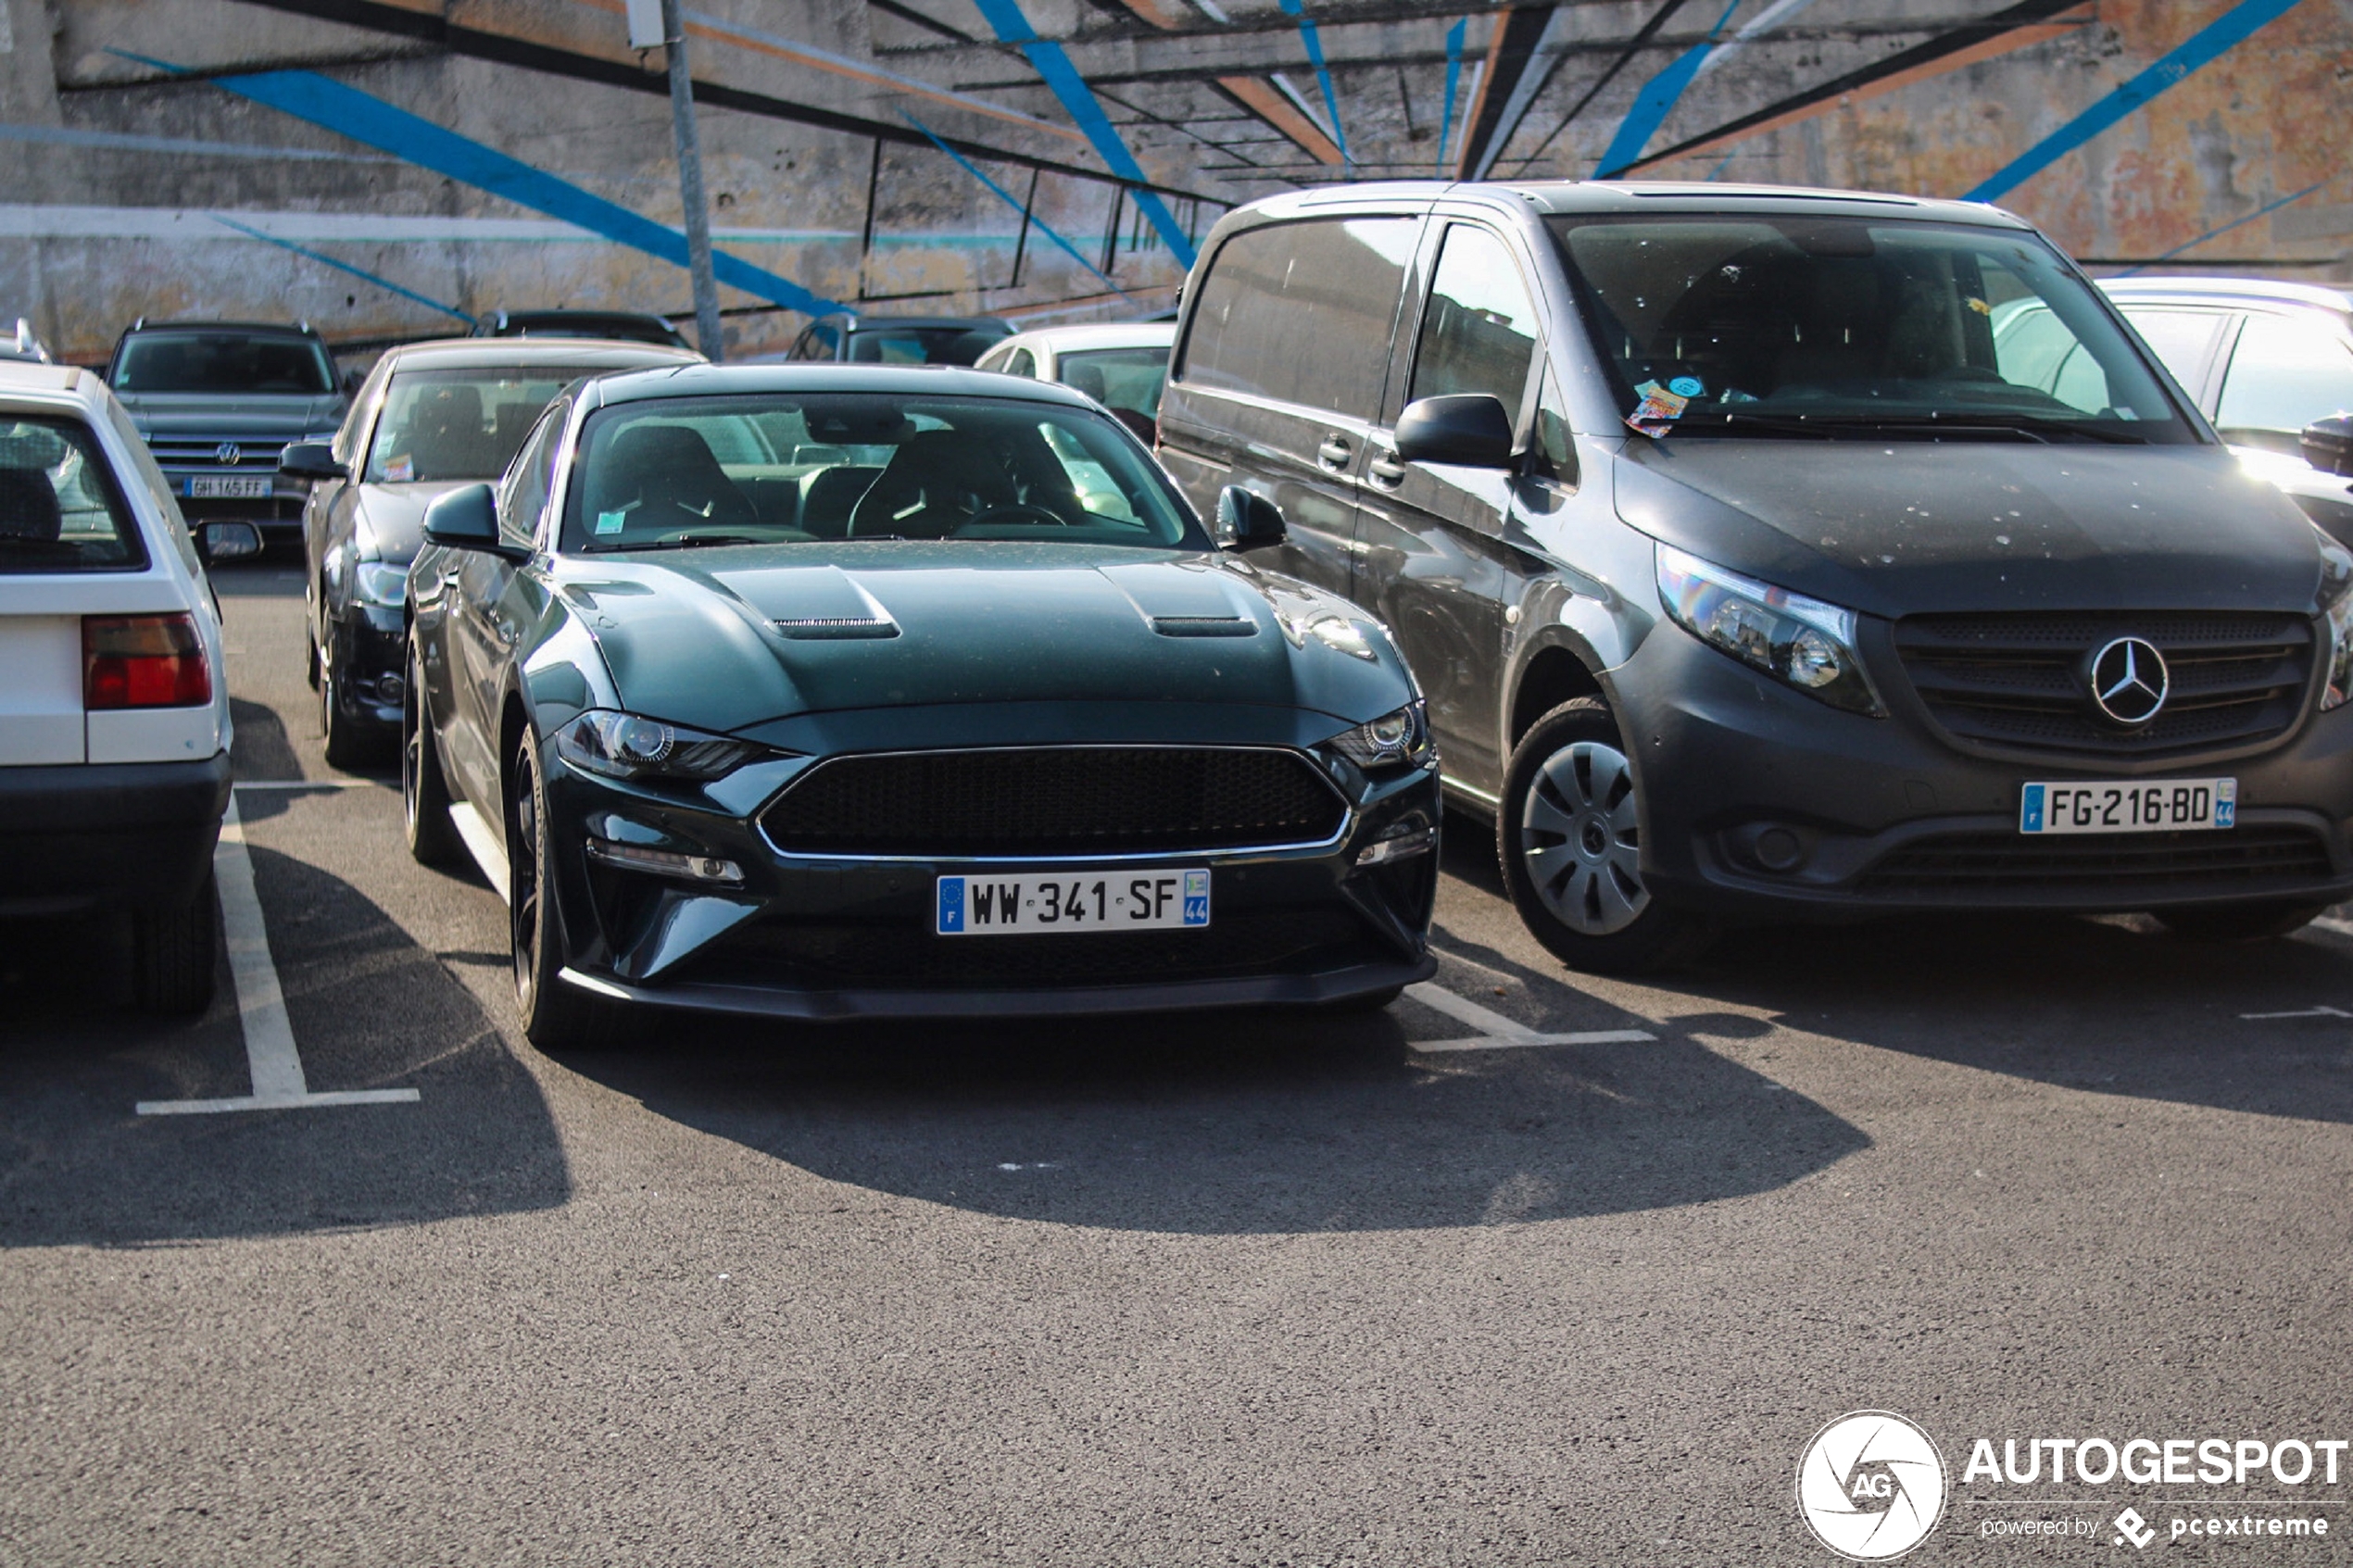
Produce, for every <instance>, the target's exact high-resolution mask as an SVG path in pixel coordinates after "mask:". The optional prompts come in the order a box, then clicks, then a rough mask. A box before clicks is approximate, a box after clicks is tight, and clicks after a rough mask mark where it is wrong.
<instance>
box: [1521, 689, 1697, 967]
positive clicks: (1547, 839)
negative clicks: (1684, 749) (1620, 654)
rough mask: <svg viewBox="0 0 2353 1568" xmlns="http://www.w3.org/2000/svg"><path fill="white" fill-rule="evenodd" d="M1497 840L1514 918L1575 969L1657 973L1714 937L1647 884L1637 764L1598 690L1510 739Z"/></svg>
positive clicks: (1549, 714)
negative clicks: (1515, 739)
mask: <svg viewBox="0 0 2353 1568" xmlns="http://www.w3.org/2000/svg"><path fill="white" fill-rule="evenodd" d="M1496 839H1497V844H1496V850H1497V853H1498V856H1499V857H1500V859H1502V861H1503V864H1504V884H1505V885H1506V886H1508V887H1509V888H1510V889H1511V895H1512V903H1513V904H1514V905H1515V906H1516V907H1517V909H1519V918H1520V919H1521V920H1522V921H1524V922H1526V923H1527V925H1528V929H1529V933H1530V934H1531V935H1534V936H1535V938H1536V940H1538V941H1539V942H1541V943H1542V944H1543V945H1544V947H1546V948H1547V949H1548V950H1549V951H1550V952H1551V953H1552V954H1553V956H1554V957H1555V958H1557V959H1559V960H1561V961H1562V962H1563V963H1565V964H1567V965H1568V967H1569V968H1571V969H1574V970H1579V971H1583V972H1588V973H1594V974H1633V973H1640V972H1644V971H1647V970H1655V969H1659V968H1663V967H1665V966H1667V965H1668V964H1672V963H1675V962H1678V961H1680V960H1683V959H1686V958H1690V957H1692V956H1693V955H1695V954H1696V953H1697V952H1698V951H1699V949H1700V948H1701V947H1704V946H1705V944H1706V941H1707V938H1708V936H1709V935H1711V934H1712V932H1711V928H1710V927H1709V925H1708V922H1705V921H1704V920H1702V919H1700V918H1698V917H1697V916H1694V915H1692V914H1689V913H1687V912H1686V911H1684V910H1681V909H1669V908H1667V907H1665V906H1662V905H1661V904H1659V903H1658V902H1657V901H1656V900H1655V899H1654V898H1652V897H1651V894H1650V889H1649V887H1648V886H1647V885H1646V884H1644V883H1643V880H1642V802H1641V799H1640V797H1638V795H1637V794H1636V784H1635V779H1634V769H1633V765H1632V763H1630V762H1629V760H1628V759H1627V755H1626V750H1625V743H1624V742H1623V740H1621V739H1620V737H1619V735H1618V733H1617V721H1616V720H1615V719H1614V718H1612V717H1611V715H1610V711H1609V707H1608V705H1607V704H1606V703H1604V702H1603V701H1602V700H1601V699H1600V698H1599V697H1590V696H1583V697H1578V698H1576V699H1575V700H1573V701H1570V702H1565V703H1562V704H1561V705H1560V706H1559V707H1558V708H1555V709H1553V710H1552V711H1551V712H1550V713H1547V714H1545V715H1544V716H1543V717H1542V718H1541V719H1539V720H1538V721H1536V722H1535V723H1534V724H1533V725H1532V726H1530V727H1529V731H1528V734H1525V735H1523V736H1521V737H1520V742H1519V745H1518V746H1515V747H1513V749H1512V759H1511V765H1510V766H1509V767H1508V768H1507V769H1505V770H1504V799H1503V806H1502V809H1500V810H1499V811H1498V812H1497V813H1496Z"/></svg>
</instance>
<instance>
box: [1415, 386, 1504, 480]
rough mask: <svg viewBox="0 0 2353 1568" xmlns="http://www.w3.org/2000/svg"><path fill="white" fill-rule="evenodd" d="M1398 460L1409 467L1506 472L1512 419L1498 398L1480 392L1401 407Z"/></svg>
mask: <svg viewBox="0 0 2353 1568" xmlns="http://www.w3.org/2000/svg"><path fill="white" fill-rule="evenodd" d="M1397 456H1398V458H1399V460H1400V461H1402V462H1408V463H1452V464H1453V465H1455V466H1456V467H1459V468H1466V469H1507V468H1510V467H1511V466H1512V417H1511V415H1509V414H1507V413H1505V412H1504V404H1503V400H1502V399H1500V398H1498V397H1494V396H1492V395H1489V394H1487V393H1484V392H1466V393H1458V394H1456V395H1453V396H1450V397H1424V398H1422V399H1420V400H1418V401H1416V402H1413V403H1408V404H1407V405H1405V412H1404V413H1403V414H1402V415H1401V416H1399V418H1398V420H1397Z"/></svg>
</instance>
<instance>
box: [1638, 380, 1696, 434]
mask: <svg viewBox="0 0 2353 1568" xmlns="http://www.w3.org/2000/svg"><path fill="white" fill-rule="evenodd" d="M1687 388H1688V389H1689V390H1686V389H1687ZM1705 390H1706V388H1705V387H1704V386H1702V385H1701V384H1700V383H1699V381H1698V379H1697V378H1696V377H1693V376H1677V377H1676V378H1675V380H1674V381H1673V383H1670V384H1669V385H1667V386H1661V385H1659V384H1658V383H1656V382H1655V381H1646V382H1644V383H1642V385H1640V386H1638V387H1636V388H1635V389H1634V391H1635V393H1636V394H1637V395H1640V396H1641V398H1642V402H1641V403H1640V404H1639V405H1638V406H1637V407H1636V408H1635V409H1634V411H1633V412H1632V413H1630V414H1629V415H1627V416H1626V423H1627V425H1628V426H1629V428H1630V429H1633V430H1635V431H1638V432H1640V433H1642V434H1644V435H1647V436H1649V437H1650V438H1651V439H1652V440H1653V441H1662V440H1664V439H1666V437H1667V432H1669V431H1671V430H1673V429H1674V428H1675V421H1676V420H1679V419H1680V418H1682V417H1683V410H1684V409H1685V408H1688V407H1690V405H1691V401H1692V398H1694V397H1697V396H1699V395H1701V394H1702V393H1703V392H1705Z"/></svg>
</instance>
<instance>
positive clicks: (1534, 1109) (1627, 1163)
mask: <svg viewBox="0 0 2353 1568" xmlns="http://www.w3.org/2000/svg"><path fill="white" fill-rule="evenodd" d="M1616 1022H1618V1023H1619V1024H1620V1025H1621V1026H1623V1025H1626V1024H1630V1023H1639V1022H1642V1021H1636V1020H1626V1019H1624V1018H1623V1016H1622V1015H1620V1017H1619V1018H1618V1019H1617V1020H1616ZM566 1065H568V1066H570V1067H572V1068H573V1070H575V1071H577V1072H579V1073H584V1074H585V1075H586V1076H588V1077H591V1078H594V1079H597V1080H598V1081H599V1082H601V1083H604V1084H606V1085H609V1086H610V1087H612V1088H613V1089H615V1090H617V1091H619V1092H621V1093H623V1094H625V1095H629V1096H631V1097H633V1098H635V1099H637V1100H638V1101H639V1102H640V1103H642V1104H643V1105H644V1106H645V1107H646V1108H647V1109H648V1110H652V1111H654V1112H656V1113H657V1114H660V1115H662V1116H665V1117H668V1118H670V1119H672V1120H673V1121H676V1122H679V1123H683V1124H686V1125H688V1126H691V1127H694V1128H697V1129H698V1130H700V1131H703V1132H706V1133H709V1134H711V1135H716V1136H720V1137H725V1138H728V1139H731V1140H733V1141H734V1142H736V1143H738V1144H741V1145H743V1146H744V1147H746V1148H751V1149H755V1150H758V1151H759V1152H761V1153H762V1154H765V1155H768V1156H770V1157H771V1158H773V1159H776V1160H784V1161H786V1162H788V1163H790V1164H792V1165H795V1166H798V1167H799V1168H801V1169H803V1170H806V1171H809V1172H812V1173H815V1174H818V1175H821V1176H824V1177H826V1178H828V1179H830V1180H833V1181H838V1182H844V1183H848V1184H850V1185H856V1186H860V1187H864V1188H867V1189H870V1190H873V1191H877V1192H885V1193H891V1194H895V1195H898V1196H900V1197H904V1198H914V1199H919V1200H922V1201H925V1202H932V1203H939V1204H945V1205H949V1206H951V1207H955V1208H960V1209H965V1210H973V1211H975V1212H980V1213H987V1214H994V1215H1000V1216H1004V1217H1007V1218H1018V1219H1024V1220H1035V1221H1044V1222H1048V1223H1059V1224H1071V1225H1084V1226H1090V1227H1098V1228H1107V1229H1116V1230H1133V1231H1157V1232H1165V1233H1172V1234H1189V1235H1236V1234H1253V1233H1283V1232H1290V1233H1295V1232H1304V1231H1378V1230H1395V1229H1403V1228H1428V1227H1443V1226H1467V1225H1478V1224H1493V1223H1506V1222H1512V1221H1526V1220H1546V1219H1556V1218H1562V1217H1566V1216H1576V1215H1592V1214H1605V1213H1620V1212H1627V1211H1632V1210H1647V1209H1657V1208H1666V1207H1672V1206H1678V1205H1683V1204H1691V1203H1702V1202H1707V1201H1710V1200H1712V1199H1717V1198H1733V1197H1740V1196H1744V1195H1747V1194H1751V1193H1755V1192H1760V1191H1765V1190H1768V1189H1771V1188H1774V1187H1779V1186H1782V1185H1787V1184H1788V1183H1791V1182H1793V1181H1795V1180H1797V1179H1799V1178H1800V1177H1803V1176H1806V1175H1808V1174H1811V1173H1814V1172H1817V1171H1819V1170H1821V1169H1822V1168H1824V1167H1825V1166H1827V1165H1830V1164H1831V1163H1832V1162H1834V1161H1836V1160H1841V1159H1843V1158H1844V1157H1845V1156H1846V1155H1849V1154H1852V1153H1854V1152H1856V1150H1858V1149H1860V1148H1865V1147H1867V1145H1868V1142H1869V1140H1868V1139H1867V1138H1866V1137H1865V1136H1864V1135H1862V1134H1861V1133H1860V1132H1859V1131H1857V1130H1856V1128H1855V1127H1853V1126H1851V1125H1850V1124H1848V1123H1845V1122H1843V1121H1842V1120H1840V1119H1839V1118H1838V1117H1836V1116H1834V1115H1832V1114H1831V1113H1830V1112H1828V1111H1826V1110H1823V1109H1821V1108H1820V1107H1819V1106H1817V1105H1814V1104H1812V1103H1811V1102H1809V1101H1806V1100H1805V1099H1803V1098H1800V1097H1797V1096H1795V1095H1793V1094H1790V1093H1788V1092H1787V1091H1785V1090H1783V1089H1781V1088H1780V1085H1775V1084H1772V1083H1770V1082H1769V1081H1768V1080H1766V1079H1764V1078H1762V1077H1760V1076H1758V1075H1757V1074H1755V1073H1752V1072H1750V1071H1748V1070H1747V1069H1745V1068H1743V1067H1741V1066H1739V1065H1738V1064H1736V1063H1734V1062H1731V1061H1729V1060H1726V1059H1725V1058H1723V1057H1722V1056H1720V1055H1718V1054H1717V1053H1715V1052H1713V1051H1711V1050H1709V1049H1707V1048H1706V1047H1704V1046H1703V1045H1701V1044H1700V1043H1698V1041H1697V1040H1696V1039H1694V1038H1692V1037H1691V1036H1690V1035H1674V1036H1670V1037H1667V1038H1663V1039H1661V1040H1660V1041H1659V1042H1657V1043H1656V1044H1648V1045H1636V1046H1623V1045H1621V1046H1609V1047H1554V1048H1541V1049H1532V1050H1531V1049H1520V1050H1500V1051H1479V1052H1463V1053H1450V1054H1446V1055H1430V1056H1425V1055H1422V1054H1420V1053H1416V1051H1414V1050H1413V1049H1412V1048H1411V1047H1410V1045H1409V1043H1408V1041H1407V1039H1406V1037H1405V1033H1404V1028H1403V1024H1402V1023H1401V1022H1400V1020H1399V1018H1398V1017H1397V1016H1396V1014H1395V1012H1394V1011H1392V1012H1389V1013H1381V1014H1376V1015H1372V1016H1370V1017H1357V1018H1353V1019H1351V1018H1331V1017H1315V1016H1307V1015H1299V1014H1283V1013H1275V1012H1251V1013H1233V1014H1213V1015H1205V1016H1193V1017H1189V1018H1184V1017H1177V1018H1151V1019H1125V1020H1103V1021H1090V1022H1071V1021H1059V1022H1051V1023H1039V1024H1029V1025H1024V1024H1014V1023H987V1024H929V1025H925V1026H923V1027H921V1028H910V1027H900V1026H889V1027H886V1026H880V1025H858V1026H841V1027H835V1028H829V1029H807V1028H803V1029H794V1028H788V1027H774V1026H763V1025H756V1024H748V1023H740V1022H709V1021H701V1020H693V1021H686V1020H679V1019H674V1018H673V1019H664V1020H661V1021H660V1022H654V1021H653V1020H651V1019H648V1022H647V1026H646V1027H645V1029H644V1030H643V1031H642V1032H641V1033H640V1034H639V1035H638V1036H637V1043H635V1044H633V1045H632V1046H631V1047H630V1048H628V1049H625V1050H614V1051H609V1052H597V1053H581V1054H578V1055H573V1056H568V1057H567V1058H566Z"/></svg>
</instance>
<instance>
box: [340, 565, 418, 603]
mask: <svg viewBox="0 0 2353 1568" xmlns="http://www.w3.org/2000/svg"><path fill="white" fill-rule="evenodd" d="M351 591H352V592H353V593H355V594H357V595H359V597H360V600H361V601H362V602H363V603H366V604H371V605H382V606H384V608H387V609H398V608H400V607H401V606H402V605H404V604H407V603H408V602H409V569H408V568H407V567H406V566H396V565H394V564H393V563H392V562H390V561H384V560H363V561H361V562H360V563H359V565H358V566H356V567H354V568H352V570H351Z"/></svg>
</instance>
